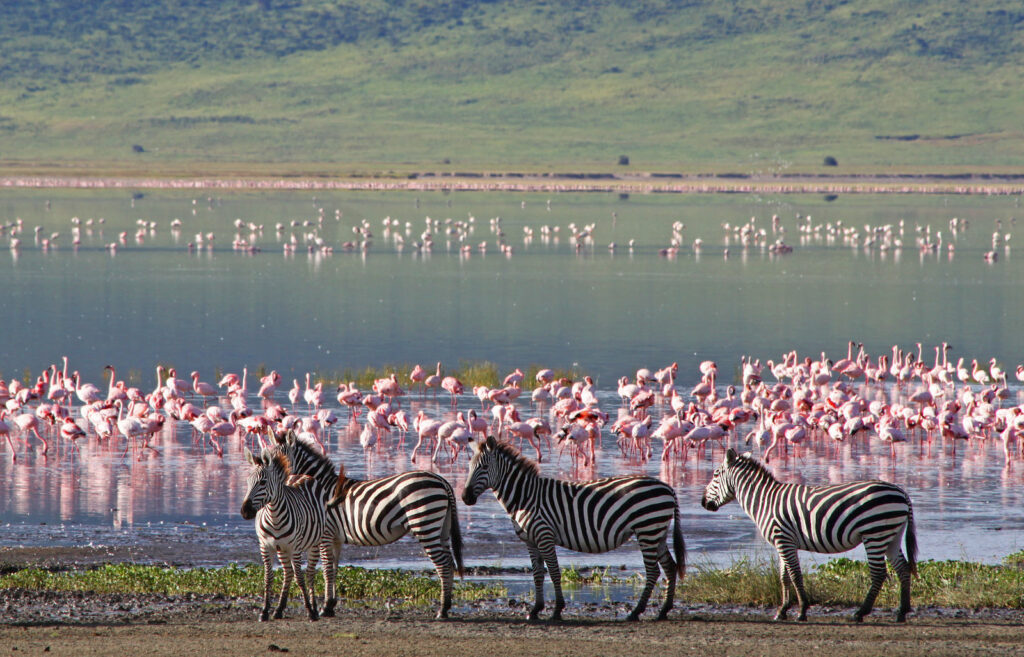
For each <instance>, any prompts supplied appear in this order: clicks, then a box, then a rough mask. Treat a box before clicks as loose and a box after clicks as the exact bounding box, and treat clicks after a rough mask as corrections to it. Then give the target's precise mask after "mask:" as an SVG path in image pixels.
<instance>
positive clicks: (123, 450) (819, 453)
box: [0, 392, 1024, 569]
mask: <svg viewBox="0 0 1024 657" xmlns="http://www.w3.org/2000/svg"><path fill="white" fill-rule="evenodd" d="M601 401H602V406H603V407H605V408H608V409H614V408H615V407H616V406H617V404H618V398H617V396H616V395H614V393H610V392H604V393H602V395H601ZM251 403H252V404H253V405H254V406H255V405H256V404H258V402H257V400H255V399H253V400H252V402H251ZM476 404H477V401H476V399H475V398H470V397H464V398H463V399H462V400H460V403H459V408H462V409H468V408H471V407H473V406H475V405H476ZM404 406H405V407H406V408H407V409H411V410H414V411H415V410H419V409H420V408H424V409H425V410H426V411H427V412H428V414H429V415H431V416H432V417H446V416H447V414H450V413H451V411H450V410H449V404H448V401H447V400H446V399H442V400H440V401H435V400H434V399H433V398H432V397H428V398H426V399H423V398H422V397H420V396H418V395H413V397H412V398H406V400H405V402H404ZM523 406H524V408H523V412H524V416H525V414H526V413H529V412H530V411H529V407H528V404H524V405H523ZM661 411H662V409H661V408H659V407H655V411H654V412H655V415H656V416H657V415H660V413H661ZM335 412H336V413H337V414H338V415H339V416H341V417H342V420H341V422H339V424H338V425H336V427H335V429H334V430H333V431H332V432H331V434H330V437H329V438H328V439H327V441H326V442H327V445H328V448H329V450H330V455H331V457H332V460H334V461H335V462H336V463H344V464H345V467H346V471H347V473H348V474H349V475H350V476H352V477H361V478H362V477H378V476H383V475H386V474H390V473H393V472H400V471H404V470H408V469H412V468H416V467H421V468H430V469H435V470H436V471H437V472H439V473H441V474H442V475H444V476H445V477H446V478H448V479H449V481H451V482H452V484H453V485H454V487H455V489H456V494H457V495H460V496H461V493H462V487H463V485H464V483H465V474H466V470H467V466H468V459H467V457H466V456H465V453H464V454H463V455H461V456H460V457H459V460H458V461H455V462H453V461H452V460H451V457H450V456H449V455H448V454H447V453H444V452H442V453H441V455H440V456H439V461H438V462H437V463H431V461H430V457H429V454H428V453H427V452H426V450H425V449H424V448H421V450H420V454H419V459H418V462H417V463H412V462H411V461H410V456H411V445H412V442H407V443H406V445H404V446H398V445H397V442H398V436H397V435H393V436H392V437H391V438H390V439H389V440H388V441H387V443H386V444H385V445H384V446H382V447H381V448H380V449H371V450H369V451H367V450H364V449H363V448H362V447H361V446H360V444H359V441H358V431H359V428H361V424H357V423H350V421H349V417H348V411H347V410H345V409H341V408H335ZM173 424H175V423H168V426H165V428H164V429H163V430H162V431H161V433H159V434H157V436H156V440H155V441H154V442H153V443H152V445H153V447H154V449H146V450H140V451H138V452H133V450H131V449H128V448H127V446H126V443H125V441H124V440H123V439H120V440H117V441H116V442H115V443H108V444H101V442H100V441H99V440H98V439H96V438H95V437H92V436H90V437H88V438H87V439H84V440H82V441H80V442H79V444H78V449H76V450H74V451H68V450H67V449H66V448H64V447H62V450H63V451H62V452H60V453H54V454H52V455H51V456H49V457H48V458H43V457H41V456H39V455H37V454H28V455H24V454H23V455H22V456H20V457H19V459H18V460H17V461H13V460H11V459H10V458H9V454H5V456H4V458H3V459H0V477H3V480H4V481H6V482H8V485H7V486H5V487H4V488H3V490H2V492H0V522H3V523H4V524H3V526H2V532H3V536H4V539H3V544H4V545H5V546H9V547H14V546H68V547H71V546H90V547H99V546H115V547H116V546H123V545H152V546H153V551H154V559H155V560H157V561H171V562H174V563H190V564H200V565H214V564H222V563H229V562H233V561H234V562H237V561H248V560H250V559H255V558H256V557H257V554H256V552H257V551H256V540H255V534H254V531H253V529H252V524H251V522H247V521H244V520H242V518H241V517H240V516H239V514H238V509H239V507H240V504H241V499H242V497H243V496H244V494H245V477H246V474H247V472H248V466H247V465H246V464H245V462H244V457H243V452H242V450H243V442H242V440H241V439H239V438H234V437H232V438H229V439H227V440H225V442H224V443H223V445H224V449H225V453H224V455H223V457H221V456H217V455H216V454H215V453H214V451H213V450H212V448H210V447H209V446H208V445H206V446H204V445H202V444H197V443H196V442H195V441H194V439H193V437H192V435H191V433H192V432H191V428H190V427H189V426H188V424H186V423H184V422H179V423H176V424H177V426H171V425H173ZM860 436H864V434H860ZM603 442H604V445H603V447H602V448H600V449H599V450H598V455H597V466H596V467H590V468H585V467H583V466H578V467H573V466H572V460H571V458H570V455H569V453H568V452H566V453H564V454H563V453H560V452H559V451H558V449H557V448H551V449H549V448H545V459H544V461H543V462H542V464H541V467H542V471H543V472H544V473H545V474H547V475H551V476H559V477H565V478H576V479H588V478H594V477H599V476H606V475H612V474H627V473H629V474H632V473H646V474H649V475H652V476H656V477H661V478H662V479H664V480H665V481H668V482H670V483H671V484H672V485H673V486H674V487H675V488H676V490H677V493H678V496H679V501H680V510H681V521H682V527H683V533H684V537H685V539H686V544H687V550H688V555H689V556H688V558H689V560H690V562H691V563H692V564H697V565H708V566H725V565H729V564H731V563H733V562H735V561H736V560H738V559H742V558H751V559H755V560H760V559H768V560H772V559H774V556H773V553H772V552H771V551H769V550H768V548H767V547H766V545H765V544H764V542H763V541H761V539H760V538H759V537H758V535H757V533H756V530H755V528H754V526H753V523H752V522H751V521H750V520H749V519H748V518H747V517H746V516H745V515H744V514H743V512H742V509H740V508H739V506H737V505H735V504H733V505H729V506H726V507H724V508H723V509H721V510H720V511H719V512H718V513H709V512H707V511H705V510H704V509H702V508H701V507H700V503H699V501H700V496H701V493H702V491H703V487H704V486H705V484H706V483H707V481H708V479H709V478H710V476H711V472H712V470H713V469H714V467H715V466H716V465H717V463H718V462H719V461H720V460H721V458H722V456H723V449H722V448H721V447H715V448H713V449H709V450H708V451H707V452H706V453H705V454H704V455H702V456H700V457H699V458H698V457H695V456H693V455H691V456H690V457H689V459H688V461H687V462H686V463H683V462H681V461H679V460H678V458H676V459H675V460H674V462H673V461H670V462H669V463H663V462H662V461H661V460H660V445H656V446H655V453H654V456H653V458H652V459H651V460H649V461H647V462H641V461H639V460H637V459H636V458H635V457H631V456H628V455H624V454H623V453H622V451H621V450H620V449H619V448H618V446H617V445H616V443H615V440H614V439H613V438H612V437H610V436H608V435H607V431H606V432H605V435H604V437H603ZM730 444H732V445H734V446H736V447H738V448H740V449H749V447H748V446H746V445H744V444H743V441H742V439H741V438H740V437H739V435H737V436H733V437H731V438H730ZM956 447H957V453H956V454H955V455H954V454H953V445H952V444H951V443H950V441H944V440H943V439H942V438H936V439H934V440H933V441H932V442H931V443H930V444H929V443H928V442H927V441H922V440H920V439H915V440H914V442H912V443H905V444H901V445H899V446H897V458H896V459H895V460H893V459H892V458H891V457H890V454H889V447H888V445H886V444H884V443H881V441H879V440H877V439H876V438H874V437H871V438H868V437H866V436H864V437H855V438H854V439H852V440H851V441H850V442H848V443H845V444H842V445H841V446H840V448H839V450H838V453H837V451H836V447H835V446H834V444H832V443H826V442H824V441H822V440H819V441H817V442H815V443H813V444H805V445H801V446H799V448H797V447H794V446H790V448H789V449H790V451H789V453H788V454H784V455H782V456H781V457H780V458H778V459H776V460H774V461H773V463H772V467H773V469H774V471H775V472H776V474H777V476H778V477H779V478H780V479H782V480H784V481H793V482H800V483H808V484H813V483H837V482H841V481H850V480H857V479H885V480H889V481H894V482H897V483H899V484H901V485H904V486H905V487H906V488H907V489H908V491H909V492H910V494H911V496H912V499H913V502H914V513H915V518H916V522H917V527H918V542H919V545H920V557H921V558H922V559H962V558H965V559H971V560H975V561H983V562H989V563H994V562H998V561H1000V560H1001V559H1002V557H1004V556H1005V555H1007V554H1009V553H1011V552H1015V551H1017V550H1021V549H1024V518H1022V517H1021V515H1020V513H1019V508H1020V507H1021V505H1022V504H1024V461H1019V460H1018V461H1017V462H1016V463H1015V464H1014V465H1013V466H1012V467H1011V468H1004V466H1003V454H1002V448H1001V445H999V444H998V441H996V440H988V441H984V442H973V443H972V444H970V445H965V444H963V443H961V444H958V445H957V446H956ZM755 452H756V448H755ZM459 514H460V521H461V525H462V528H463V535H464V537H465V541H466V561H467V564H468V565H477V566H497V567H507V568H521V567H525V566H528V565H529V559H528V555H527V554H526V550H525V547H524V546H523V545H522V543H521V542H520V541H519V539H518V538H516V537H515V535H514V533H513V532H512V527H511V524H510V521H509V519H508V517H507V515H506V514H505V512H504V510H503V509H502V508H501V507H500V505H498V503H497V502H496V500H495V498H494V497H493V495H492V494H490V493H485V495H484V496H483V497H482V498H481V499H480V501H479V502H478V503H477V504H476V505H475V506H473V507H467V506H465V505H463V504H462V503H461V501H460V502H459ZM561 554H562V556H561V559H562V564H563V565H570V564H575V565H579V566H585V565H610V566H613V567H616V566H624V567H626V568H627V569H638V568H640V565H641V559H640V553H639V551H638V550H637V549H636V548H635V546H634V545H631V544H627V545H626V546H624V547H622V548H619V549H618V550H616V551H613V552H611V553H606V554H599V555H587V554H580V553H573V552H567V551H563V552H562V553H561ZM855 556H859V557H860V558H863V551H862V549H861V548H858V549H857V551H856V552H855ZM142 558H143V559H145V557H142ZM810 559H811V561H820V560H821V559H820V558H817V557H811V558H810ZM343 561H346V562H354V563H368V562H372V563H373V564H375V565H381V566H389V567H411V568H429V567H430V564H429V562H428V561H427V560H426V558H425V557H424V555H423V553H422V551H421V550H420V548H419V546H418V544H416V542H415V541H413V540H412V539H410V538H406V539H403V540H402V541H400V542H399V543H397V544H394V545H391V546H385V547H381V548H372V549H370V548H355V547H351V546H346V547H345V549H344V556H343Z"/></svg>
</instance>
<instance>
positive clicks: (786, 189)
mask: <svg viewBox="0 0 1024 657" xmlns="http://www.w3.org/2000/svg"><path fill="white" fill-rule="evenodd" d="M0 188H5V189H181V190H236V191H245V190H260V191H414V192H428V191H440V192H453V191H455V192H521V193H531V192H549V193H588V192H593V193H619V194H634V193H635V194H756V193H767V194H824V195H839V194H954V195H983V196H1009V195H1017V194H1024V174H1010V173H1007V174H991V173H964V174H862V175H858V174H852V175H842V176H838V175H837V176H832V175H828V174H780V175H770V176H764V175H748V174H693V175H687V174H658V173H639V174H623V175H619V174H611V173H579V174H568V173H551V174H540V173H538V174H520V173H473V172H468V173H467V172H460V173H444V172H443V173H435V172H425V173H410V174H408V175H407V176H406V177H404V178H398V177H394V178H385V177H350V178H349V177H341V176H338V177H328V176H324V177H316V176H302V175H299V176H295V177H290V176H289V177H270V176H224V177H220V176H181V177H177V176H170V175H169V176H138V177H134V176H78V175H24V176H17V175H12V176H0Z"/></svg>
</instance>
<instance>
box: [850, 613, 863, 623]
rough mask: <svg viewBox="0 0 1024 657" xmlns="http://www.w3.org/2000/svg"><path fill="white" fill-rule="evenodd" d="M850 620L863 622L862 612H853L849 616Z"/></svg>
mask: <svg viewBox="0 0 1024 657" xmlns="http://www.w3.org/2000/svg"><path fill="white" fill-rule="evenodd" d="M850 622H851V623H863V622H864V615H863V614H854V615H853V617H852V618H850Z"/></svg>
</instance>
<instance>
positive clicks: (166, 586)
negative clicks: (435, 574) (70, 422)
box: [0, 564, 505, 604]
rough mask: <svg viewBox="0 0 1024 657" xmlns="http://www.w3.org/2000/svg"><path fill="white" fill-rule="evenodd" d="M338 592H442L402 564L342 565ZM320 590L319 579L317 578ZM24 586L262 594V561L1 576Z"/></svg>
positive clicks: (0, 585)
mask: <svg viewBox="0 0 1024 657" xmlns="http://www.w3.org/2000/svg"><path fill="white" fill-rule="evenodd" d="M275 578H276V579H275V584H274V586H275V590H280V588H281V572H280V570H277V571H275ZM337 582H338V584H337V585H338V597H339V598H341V599H342V600H376V599H399V600H403V601H407V602H411V603H424V604H428V603H429V604H433V603H434V602H436V601H437V600H438V599H439V598H440V597H441V585H440V583H438V581H437V579H436V578H431V577H428V576H424V575H418V574H415V573H410V572H408V571H404V570H377V569H367V568H357V567H355V566H343V567H341V568H339V569H338V580H337ZM317 587H318V592H319V594H321V595H322V594H323V590H322V589H323V580H322V578H318V582H317ZM9 588H26V589H36V590H47V591H90V592H93V593H154V594H160V595H185V594H190V593H191V594H217V595H227V596H262V595H263V566H261V565H257V564H250V565H247V566H238V565H234V564H233V565H230V566H225V567H222V568H192V569H184V568H167V567H163V566H140V565H135V564H112V565H106V566H101V567H99V568H95V569H88V570H70V571H50V570H45V569H41V568H26V569H22V570H16V571H14V572H12V573H9V574H6V575H3V576H0V590H2V589H9ZM504 593H505V590H504V588H503V587H501V586H498V585H487V586H485V585H483V584H476V583H465V582H462V583H456V585H455V597H456V599H461V600H476V599H480V598H485V597H495V596H500V595H503V594H504Z"/></svg>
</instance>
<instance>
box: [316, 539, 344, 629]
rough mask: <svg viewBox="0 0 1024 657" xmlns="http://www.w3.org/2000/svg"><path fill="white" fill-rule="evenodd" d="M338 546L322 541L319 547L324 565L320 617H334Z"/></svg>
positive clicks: (336, 600) (336, 601) (336, 599)
mask: <svg viewBox="0 0 1024 657" xmlns="http://www.w3.org/2000/svg"><path fill="white" fill-rule="evenodd" d="M339 548H340V546H339V545H336V544H332V542H330V541H324V543H323V544H322V545H321V546H320V561H322V562H323V564H324V608H323V609H322V610H321V611H320V615H321V616H334V607H335V606H336V605H337V604H338V598H337V591H336V590H335V585H336V583H337V580H338V553H339V552H340V549H339Z"/></svg>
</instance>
